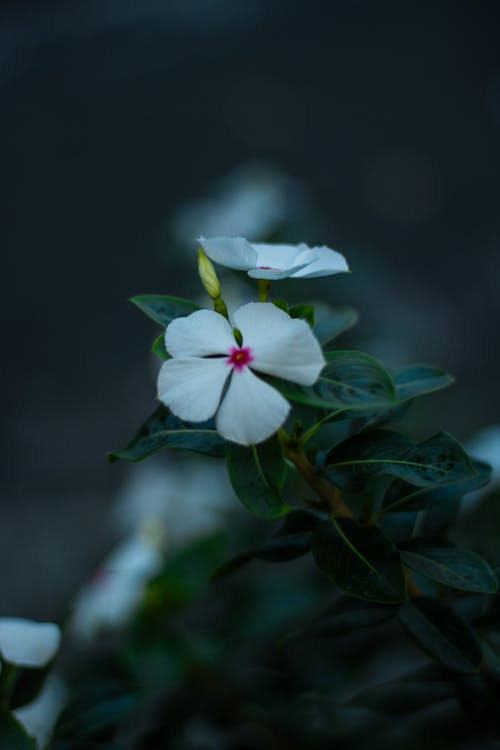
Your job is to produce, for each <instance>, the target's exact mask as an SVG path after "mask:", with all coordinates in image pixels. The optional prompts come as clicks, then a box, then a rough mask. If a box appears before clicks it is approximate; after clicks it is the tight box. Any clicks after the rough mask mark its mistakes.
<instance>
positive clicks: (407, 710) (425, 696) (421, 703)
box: [346, 680, 455, 717]
mask: <svg viewBox="0 0 500 750" xmlns="http://www.w3.org/2000/svg"><path fill="white" fill-rule="evenodd" d="M454 696H455V685H454V683H453V682H452V681H451V680H450V681H444V680H443V681H442V682H437V681H433V682H424V681H420V682H416V681H415V682H406V681H405V680H395V681H394V682H386V683H383V684H382V685H375V686H374V687H371V688H368V689H367V690H363V691H362V692H361V693H358V695H355V696H354V698H351V700H350V701H348V703H347V704H346V705H347V706H359V707H360V708H369V709H371V710H372V711H377V712H378V713H382V714H389V715H393V716H405V717H406V716H409V715H411V714H412V713H414V712H415V711H420V710H422V709H423V708H430V707H432V706H434V705H435V704H436V703H441V702H442V701H446V700H450V699H451V698H454Z"/></svg>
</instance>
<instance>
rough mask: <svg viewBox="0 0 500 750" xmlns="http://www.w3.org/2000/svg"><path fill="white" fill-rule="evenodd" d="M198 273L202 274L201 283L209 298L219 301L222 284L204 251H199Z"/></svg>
mask: <svg viewBox="0 0 500 750" xmlns="http://www.w3.org/2000/svg"><path fill="white" fill-rule="evenodd" d="M198 273H199V274H200V279H201V283H202V284H203V286H204V287H205V290H206V292H207V294H208V295H209V297H211V298H212V299H213V300H216V299H219V297H220V284H219V279H218V278H217V274H216V273H215V268H214V267H213V265H212V263H211V261H210V260H209V259H208V258H207V256H206V255H205V253H204V252H203V250H202V249H201V248H200V249H199V250H198Z"/></svg>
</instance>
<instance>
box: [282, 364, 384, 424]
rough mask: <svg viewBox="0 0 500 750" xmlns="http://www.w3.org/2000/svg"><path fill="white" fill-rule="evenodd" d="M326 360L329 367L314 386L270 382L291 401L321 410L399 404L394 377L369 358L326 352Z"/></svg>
mask: <svg viewBox="0 0 500 750" xmlns="http://www.w3.org/2000/svg"><path fill="white" fill-rule="evenodd" d="M325 359H326V366H325V367H324V369H323V370H322V372H321V375H320V377H319V378H318V380H317V381H316V383H315V384H314V385H313V386H300V385H297V384H295V383H290V382H289V381H286V380H280V379H278V378H270V379H269V381H270V383H271V384H272V385H274V387H275V388H277V389H278V390H279V391H281V393H283V395H284V396H286V397H287V398H289V399H290V400H291V401H297V402H298V403H302V404H306V405H308V406H315V407H318V408H321V409H328V410H337V409H343V410H347V411H355V410H365V409H367V408H380V407H388V406H392V405H394V404H395V403H396V391H395V387H394V383H393V382H392V380H391V376H390V375H389V373H388V371H387V370H386V369H385V367H383V365H381V364H380V362H378V361H377V360H376V359H374V358H373V357H371V356H370V355H369V354H364V353H363V352H352V351H336V352H326V353H325Z"/></svg>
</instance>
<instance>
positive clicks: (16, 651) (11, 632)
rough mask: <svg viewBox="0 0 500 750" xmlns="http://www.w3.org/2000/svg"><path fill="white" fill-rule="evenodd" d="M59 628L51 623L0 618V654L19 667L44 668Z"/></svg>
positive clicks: (53, 652) (52, 653)
mask: <svg viewBox="0 0 500 750" xmlns="http://www.w3.org/2000/svg"><path fill="white" fill-rule="evenodd" d="M60 643H61V631H60V630H59V628H58V626H57V625H55V624H54V623H53V622H33V621H32V620H24V619H21V618H18V617H0V656H1V657H2V658H3V659H5V661H8V662H10V663H11V664H15V665H16V666H19V667H35V668H37V667H45V666H46V665H47V664H48V663H49V661H52V659H53V658H54V656H55V655H56V653H57V651H58V649H59V645H60Z"/></svg>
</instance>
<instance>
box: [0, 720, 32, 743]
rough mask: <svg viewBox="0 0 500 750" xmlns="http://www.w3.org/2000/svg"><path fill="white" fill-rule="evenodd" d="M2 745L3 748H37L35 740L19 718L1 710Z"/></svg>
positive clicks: (0, 735) (0, 734) (0, 740)
mask: <svg viewBox="0 0 500 750" xmlns="http://www.w3.org/2000/svg"><path fill="white" fill-rule="evenodd" d="M0 747H1V748H2V750H4V749H5V750H36V744H35V741H34V740H32V739H31V737H29V736H28V735H27V734H26V732H25V730H24V729H23V727H22V726H21V724H19V722H18V721H17V719H15V718H14V716H12V714H9V713H8V712H6V711H2V712H0Z"/></svg>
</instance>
